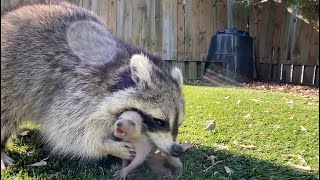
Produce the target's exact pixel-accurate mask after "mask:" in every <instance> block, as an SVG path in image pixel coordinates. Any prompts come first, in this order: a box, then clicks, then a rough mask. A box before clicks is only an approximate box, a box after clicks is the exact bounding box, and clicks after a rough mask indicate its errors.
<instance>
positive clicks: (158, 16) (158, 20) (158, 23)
mask: <svg viewBox="0 0 320 180" xmlns="http://www.w3.org/2000/svg"><path fill="white" fill-rule="evenodd" d="M154 6H155V7H154V8H155V12H154V13H155V17H154V18H155V31H154V34H153V35H152V37H153V42H154V43H155V45H154V53H155V54H156V55H158V56H160V55H161V53H162V29H163V26H162V25H163V20H162V1H158V0H156V2H155V4H154Z"/></svg>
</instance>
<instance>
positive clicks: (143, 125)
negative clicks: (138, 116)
mask: <svg viewBox="0 0 320 180" xmlns="http://www.w3.org/2000/svg"><path fill="white" fill-rule="evenodd" d="M141 125H142V127H141V131H142V132H146V131H147V130H148V126H147V125H146V124H145V123H142V124H141Z"/></svg>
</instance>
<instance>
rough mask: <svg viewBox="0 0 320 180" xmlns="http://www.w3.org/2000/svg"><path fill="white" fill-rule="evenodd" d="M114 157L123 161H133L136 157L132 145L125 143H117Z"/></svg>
mask: <svg viewBox="0 0 320 180" xmlns="http://www.w3.org/2000/svg"><path fill="white" fill-rule="evenodd" d="M114 149H115V150H116V151H115V152H114V154H113V155H114V156H116V157H119V158H121V159H125V160H133V159H134V157H135V156H136V151H135V149H134V147H133V146H132V144H130V143H127V142H117V144H116V147H115V148H114Z"/></svg>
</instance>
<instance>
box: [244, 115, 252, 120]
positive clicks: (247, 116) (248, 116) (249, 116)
mask: <svg viewBox="0 0 320 180" xmlns="http://www.w3.org/2000/svg"><path fill="white" fill-rule="evenodd" d="M243 117H244V118H246V119H247V118H251V114H247V115H245V116H243Z"/></svg>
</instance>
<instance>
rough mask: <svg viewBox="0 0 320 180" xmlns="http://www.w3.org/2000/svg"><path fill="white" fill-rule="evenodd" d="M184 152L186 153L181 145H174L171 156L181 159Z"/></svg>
mask: <svg viewBox="0 0 320 180" xmlns="http://www.w3.org/2000/svg"><path fill="white" fill-rule="evenodd" d="M183 152H184V151H183V149H182V147H181V146H179V145H177V144H173V145H172V146H171V152H170V154H171V155H172V156H173V157H179V156H181V155H182V153H183Z"/></svg>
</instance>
